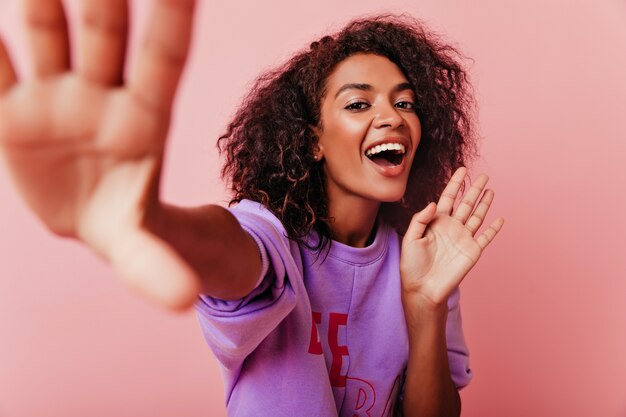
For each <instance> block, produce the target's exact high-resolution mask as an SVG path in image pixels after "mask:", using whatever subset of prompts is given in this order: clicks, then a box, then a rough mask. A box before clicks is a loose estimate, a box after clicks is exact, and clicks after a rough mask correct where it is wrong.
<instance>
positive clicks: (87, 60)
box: [77, 0, 128, 85]
mask: <svg viewBox="0 0 626 417" xmlns="http://www.w3.org/2000/svg"><path fill="white" fill-rule="evenodd" d="M79 30H80V36H79V50H78V62H77V69H78V73H79V74H81V75H82V76H83V77H85V78H86V79H88V80H90V81H94V82H97V83H101V84H105V85H119V84H122V80H123V77H124V60H125V57H126V40H127V37H128V2H127V1H126V0H85V1H83V9H82V18H81V25H80V29H79Z"/></svg>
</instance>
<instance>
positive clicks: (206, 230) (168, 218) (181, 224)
mask: <svg viewBox="0 0 626 417" xmlns="http://www.w3.org/2000/svg"><path fill="white" fill-rule="evenodd" d="M147 219H148V220H147V225H146V227H148V228H149V229H150V230H151V231H152V232H153V233H154V234H156V235H158V236H159V237H161V238H162V239H163V240H164V241H166V242H167V243H168V244H169V245H171V246H172V247H173V248H174V249H175V250H176V251H177V252H178V253H179V254H180V255H181V257H182V258H183V259H185V261H187V263H188V264H189V265H190V266H191V268H192V269H193V270H194V271H195V272H196V274H197V275H198V277H199V278H200V280H201V291H202V293H204V294H208V295H211V296H214V297H218V298H222V299H225V300H229V299H238V298H241V297H243V296H245V295H247V294H248V293H249V292H250V291H252V289H253V287H254V284H255V283H256V279H257V277H258V274H259V271H260V268H261V262H260V257H259V253H258V248H257V246H256V243H255V242H254V241H253V240H252V238H251V237H250V235H248V233H246V232H245V231H244V230H243V229H242V228H241V226H240V225H239V223H238V221H237V219H236V218H235V217H234V216H233V215H232V214H231V213H230V212H229V211H228V210H226V209H224V208H223V207H220V206H217V205H206V206H201V207H193V208H186V207H185V208H184V207H176V206H172V205H165V204H162V205H161V206H160V207H159V210H158V212H155V213H152V214H151V215H149V216H148V217H147Z"/></svg>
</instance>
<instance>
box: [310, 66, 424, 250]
mask: <svg viewBox="0 0 626 417" xmlns="http://www.w3.org/2000/svg"><path fill="white" fill-rule="evenodd" d="M406 84H408V80H407V79H406V77H405V76H404V75H403V74H402V72H401V71H400V69H399V68H398V67H397V66H396V65H395V64H394V63H393V62H391V61H390V60H389V59H387V58H385V57H382V56H379V55H373V54H357V55H354V56H351V57H349V58H347V59H345V60H344V61H343V62H341V63H339V64H338V65H337V67H336V68H335V70H334V71H333V72H332V73H331V74H330V76H329V77H328V79H327V82H326V89H327V92H326V95H325V97H324V99H323V100H322V106H321V126H319V127H317V128H316V134H317V136H318V140H319V141H318V149H317V152H316V157H317V158H318V160H320V161H321V163H323V166H324V171H325V173H326V178H327V181H326V193H327V196H328V207H329V213H330V214H331V216H332V217H334V218H335V222H334V223H333V224H332V231H333V238H334V239H335V240H338V241H340V242H342V243H345V244H348V245H351V246H355V247H363V246H365V242H366V241H367V240H368V237H369V236H370V233H371V231H372V229H373V226H374V221H375V220H376V215H377V214H378V209H379V208H380V204H381V202H392V201H398V200H400V199H401V198H402V196H403V195H404V191H405V189H406V184H407V181H408V177H409V169H405V170H404V172H403V173H402V175H399V176H394V177H386V176H383V175H381V174H379V173H378V172H377V171H376V170H375V169H374V168H373V166H372V162H371V161H370V160H369V159H368V158H367V157H366V156H365V151H366V150H367V148H369V147H370V146H371V144H372V143H375V142H376V141H378V140H381V139H385V138H399V137H402V138H405V139H407V140H408V143H409V144H410V146H409V147H408V149H407V161H406V163H407V168H409V167H410V165H411V162H412V161H413V156H414V155H415V150H416V149H417V147H418V145H419V140H420V136H421V126H420V121H419V118H418V117H417V114H416V113H415V111H414V107H413V106H414V102H415V97H414V94H413V91H412V90H411V89H410V88H409V87H408V86H405V87H403V88H402V89H400V90H398V86H403V85H406ZM350 85H360V86H368V87H367V89H362V88H356V87H352V88H346V87H347V86H350ZM322 126H323V127H322Z"/></svg>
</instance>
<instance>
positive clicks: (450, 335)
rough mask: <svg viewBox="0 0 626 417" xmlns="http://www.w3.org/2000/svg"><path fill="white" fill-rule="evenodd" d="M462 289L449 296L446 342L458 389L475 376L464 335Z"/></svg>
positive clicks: (452, 374)
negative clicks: (461, 303) (461, 302)
mask: <svg viewBox="0 0 626 417" xmlns="http://www.w3.org/2000/svg"><path fill="white" fill-rule="evenodd" d="M460 297H461V293H460V290H459V289H458V288H457V289H456V290H455V291H454V292H453V293H452V294H451V295H450V297H449V298H448V321H447V322H446V344H447V347H448V363H449V365H450V374H451V376H452V381H454V384H455V385H456V387H457V389H461V388H463V387H465V386H466V385H467V384H469V383H470V381H471V380H472V377H473V373H472V370H471V368H470V366H469V350H468V348H467V345H466V343H465V337H464V335H463V326H462V320H461V305H460V302H459V300H460Z"/></svg>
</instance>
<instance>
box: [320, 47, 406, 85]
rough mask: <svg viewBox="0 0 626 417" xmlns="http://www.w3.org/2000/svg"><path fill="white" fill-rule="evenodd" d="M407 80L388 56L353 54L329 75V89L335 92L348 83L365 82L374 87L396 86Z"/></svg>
mask: <svg viewBox="0 0 626 417" xmlns="http://www.w3.org/2000/svg"><path fill="white" fill-rule="evenodd" d="M404 82H407V79H406V77H405V76H404V74H403V73H402V71H401V70H400V68H398V66H397V65H396V64H394V63H393V62H391V61H390V60H389V59H388V58H387V57H384V56H381V55H375V54H356V55H352V56H350V57H348V58H346V59H344V60H343V61H341V62H340V63H339V64H337V67H335V69H334V70H333V72H331V74H330V75H329V76H328V80H327V84H326V85H327V91H328V92H329V93H331V94H332V93H333V92H334V91H336V90H337V89H339V88H341V86H342V85H344V84H348V83H364V84H370V85H372V86H374V87H381V88H382V87H385V86H387V85H389V86H396V85H398V84H400V83H404Z"/></svg>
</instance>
